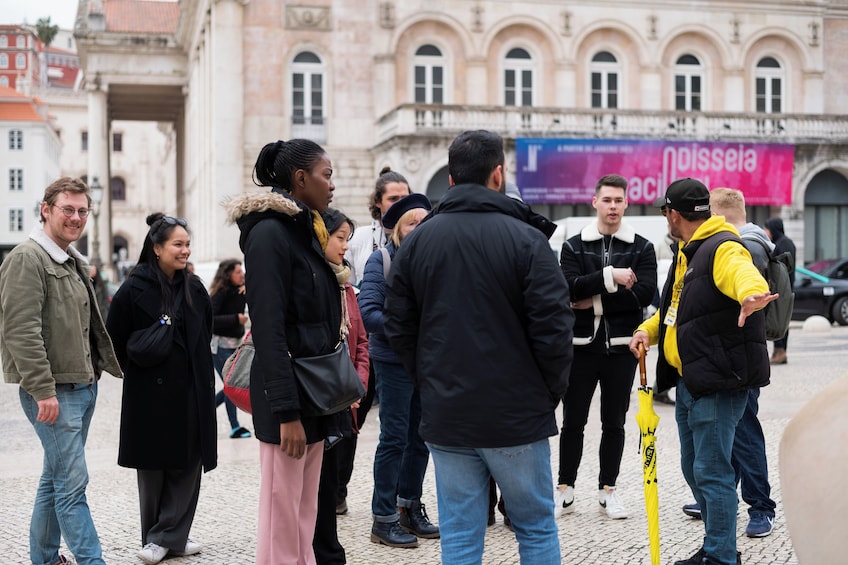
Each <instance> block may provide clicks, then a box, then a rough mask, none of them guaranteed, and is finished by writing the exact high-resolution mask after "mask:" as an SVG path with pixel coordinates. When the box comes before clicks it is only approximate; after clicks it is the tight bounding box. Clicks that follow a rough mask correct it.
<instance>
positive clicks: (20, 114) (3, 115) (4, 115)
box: [0, 86, 47, 122]
mask: <svg viewBox="0 0 848 565" xmlns="http://www.w3.org/2000/svg"><path fill="white" fill-rule="evenodd" d="M3 121H16V122H46V121H47V119H46V118H45V117H44V116H42V115H41V114H39V113H38V109H37V108H36V100H35V99H34V98H31V97H29V96H25V95H24V94H21V93H20V92H18V91H17V90H15V89H14V88H9V87H8V86H0V122H3Z"/></svg>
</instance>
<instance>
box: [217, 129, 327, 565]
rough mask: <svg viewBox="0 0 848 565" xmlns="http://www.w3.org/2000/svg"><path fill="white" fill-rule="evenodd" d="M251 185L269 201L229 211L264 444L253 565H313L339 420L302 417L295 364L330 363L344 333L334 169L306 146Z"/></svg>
mask: <svg viewBox="0 0 848 565" xmlns="http://www.w3.org/2000/svg"><path fill="white" fill-rule="evenodd" d="M253 175H254V182H255V183H256V184H258V185H259V186H267V187H270V189H271V190H270V191H269V192H263V193H253V194H244V195H241V196H239V197H236V198H233V199H232V200H230V201H229V202H228V203H227V215H228V219H229V221H230V222H235V223H237V224H238V227H239V230H240V231H241V236H240V239H239V245H240V246H241V250H242V252H243V253H244V265H245V270H246V272H247V275H246V284H247V304H248V308H249V311H250V320H251V335H252V336H253V344H254V347H255V348H256V356H255V358H254V360H253V366H252V368H251V371H250V403H251V407H252V408H253V432H254V434H255V435H256V438H257V439H258V440H259V462H260V467H261V469H260V473H261V478H260V487H259V524H258V531H257V544H256V563H257V565H295V564H302V563H314V562H315V552H314V551H313V548H312V539H313V537H314V536H315V522H316V516H317V512H318V483H319V479H320V477H321V461H322V459H323V455H324V441H325V439H326V438H327V437H328V435H330V434H335V435H338V434H337V432H338V428H339V426H338V422H339V420H340V417H337V415H333V416H306V415H304V414H303V413H302V407H303V406H302V403H301V399H300V395H299V394H298V386H297V382H296V380H295V376H294V373H293V371H292V362H291V357H314V356H317V355H325V354H328V353H331V352H332V351H333V350H334V349H335V347H336V344H337V343H338V341H339V330H340V328H341V324H342V312H341V302H340V299H339V285H338V281H337V280H336V276H335V274H334V273H333V270H332V269H331V268H330V265H329V264H328V263H327V260H326V258H325V257H324V249H325V248H326V246H327V243H328V240H329V234H328V233H327V228H326V226H325V225H324V220H323V219H322V218H321V212H324V211H325V210H326V209H327V207H328V206H329V205H330V202H331V201H332V199H333V191H334V190H335V185H334V184H333V180H332V176H333V165H332V162H331V161H330V157H329V156H328V155H327V153H326V151H324V149H323V148H322V147H321V146H320V145H318V144H317V143H315V142H313V141H310V140H307V139H292V140H289V141H277V142H274V143H268V144H267V145H265V146H264V147H263V148H262V150H261V151H260V153H259V156H258V158H257V159H256V165H255V166H254V170H253Z"/></svg>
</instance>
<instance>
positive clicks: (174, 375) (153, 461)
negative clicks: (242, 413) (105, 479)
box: [106, 265, 218, 471]
mask: <svg viewBox="0 0 848 565" xmlns="http://www.w3.org/2000/svg"><path fill="white" fill-rule="evenodd" d="M174 280H175V283H174V285H175V286H174V290H175V294H176V291H177V290H178V289H179V286H181V285H182V284H183V283H182V281H181V280H180V277H179V276H178V277H175V279H174ZM188 288H189V291H188V292H189V293H190V295H191V303H192V305H191V307H189V305H188V303H187V301H186V299H185V297H183V299H182V301H181V302H180V306H179V309H178V311H177V313H176V316H175V319H176V322H175V323H176V324H177V328H176V329H177V331H176V332H175V334H176V337H175V339H174V344H173V345H172V348H171V352H170V355H169V356H168V358H167V360H166V361H165V362H164V363H162V364H160V365H157V366H155V367H140V366H138V365H136V364H135V363H133V362H132V361H130V360H129V358H128V357H127V340H128V338H129V336H130V334H131V333H132V332H133V331H135V330H140V329H144V328H147V327H149V326H150V325H151V324H153V323H154V322H155V321H156V320H157V319H158V318H159V316H160V314H162V306H161V304H162V292H161V289H160V286H159V282H158V281H157V280H156V277H155V273H154V272H153V270H152V268H151V267H149V266H147V265H142V266H139V267H138V268H137V269H135V270H134V271H133V272H132V274H131V275H130V277H129V278H128V279H127V280H126V282H124V284H123V285H121V288H120V289H118V292H116V293H115V296H114V298H112V306H111V308H110V309H109V317H108V319H107V321H106V329H107V330H108V331H109V335H110V336H111V337H112V342H113V343H114V345H115V353H116V354H117V356H118V361H119V362H120V364H121V368H122V369H123V370H124V394H123V399H122V402H121V434H120V446H119V448H118V464H119V465H121V466H123V467H131V468H135V469H182V468H185V467H186V466H187V464H188V461H189V457H190V456H191V455H192V454H196V453H197V452H198V449H199V451H200V456H201V461H202V462H203V468H204V470H205V471H211V470H212V469H214V468H215V467H216V465H217V460H218V440H217V431H218V429H217V423H216V419H215V380H214V379H215V372H214V369H213V368H212V354H211V353H210V350H209V341H210V340H211V339H212V306H211V303H210V301H209V295H208V293H207V292H206V289H205V288H204V286H203V283H202V282H201V281H200V279H198V278H197V277H195V276H193V275H192V276H191V277H190V278H189V279H188ZM198 438H199V444H198Z"/></svg>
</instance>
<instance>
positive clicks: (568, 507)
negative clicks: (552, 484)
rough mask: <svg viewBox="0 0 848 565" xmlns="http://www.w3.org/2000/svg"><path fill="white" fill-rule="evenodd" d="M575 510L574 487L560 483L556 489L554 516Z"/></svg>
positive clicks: (557, 516)
mask: <svg viewBox="0 0 848 565" xmlns="http://www.w3.org/2000/svg"><path fill="white" fill-rule="evenodd" d="M572 512H574V487H572V486H569V485H559V486H558V487H557V488H555V489H554V518H559V517H560V516H562V515H563V514H571V513H572Z"/></svg>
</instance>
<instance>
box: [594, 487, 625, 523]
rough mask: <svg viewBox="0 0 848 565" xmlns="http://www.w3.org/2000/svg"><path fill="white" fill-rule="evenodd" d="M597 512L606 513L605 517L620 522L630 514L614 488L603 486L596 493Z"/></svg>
mask: <svg viewBox="0 0 848 565" xmlns="http://www.w3.org/2000/svg"><path fill="white" fill-rule="evenodd" d="M598 504H599V505H600V506H598V510H599V511H601V512H606V513H607V516H609V517H610V518H612V519H613V520H621V519H622V518H627V517H628V516H630V513H629V512H628V511H627V508H625V507H624V501H623V500H621V497H620V496H619V495H618V492H617V491H616V490H615V487H609V486H604V488H602V489H601V490H599V491H598Z"/></svg>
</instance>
